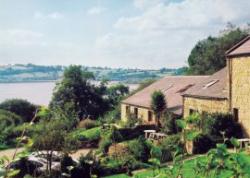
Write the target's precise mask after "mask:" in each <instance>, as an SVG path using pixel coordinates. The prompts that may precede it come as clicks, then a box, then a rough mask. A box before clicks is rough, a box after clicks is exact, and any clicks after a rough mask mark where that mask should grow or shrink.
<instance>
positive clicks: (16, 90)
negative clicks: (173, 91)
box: [0, 82, 138, 106]
mask: <svg viewBox="0 0 250 178" xmlns="http://www.w3.org/2000/svg"><path fill="white" fill-rule="evenodd" d="M115 83H117V82H110V85H112V84H115ZM55 85H56V82H31V83H0V102H3V101H4V100H6V99H13V98H20V99H26V100H28V101H29V102H32V103H34V104H38V105H45V106H47V105H48V104H49V102H50V100H51V97H52V93H53V89H54V87H55ZM128 86H129V88H130V90H134V89H136V88H137V86H138V84H129V85H128Z"/></svg>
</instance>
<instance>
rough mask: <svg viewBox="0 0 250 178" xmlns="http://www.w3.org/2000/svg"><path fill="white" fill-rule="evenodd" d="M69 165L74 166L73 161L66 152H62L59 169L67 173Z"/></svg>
mask: <svg viewBox="0 0 250 178" xmlns="http://www.w3.org/2000/svg"><path fill="white" fill-rule="evenodd" d="M69 166H75V162H74V161H73V159H72V158H71V157H70V156H69V155H68V154H64V155H63V157H62V158H61V171H62V172H63V173H69V170H68V167H69Z"/></svg>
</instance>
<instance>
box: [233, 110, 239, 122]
mask: <svg viewBox="0 0 250 178" xmlns="http://www.w3.org/2000/svg"><path fill="white" fill-rule="evenodd" d="M233 117H234V120H235V121H236V122H238V121H239V109H237V108H233Z"/></svg>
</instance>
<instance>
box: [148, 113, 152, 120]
mask: <svg viewBox="0 0 250 178" xmlns="http://www.w3.org/2000/svg"><path fill="white" fill-rule="evenodd" d="M152 120H153V114H152V112H151V111H148V122H151V121H152Z"/></svg>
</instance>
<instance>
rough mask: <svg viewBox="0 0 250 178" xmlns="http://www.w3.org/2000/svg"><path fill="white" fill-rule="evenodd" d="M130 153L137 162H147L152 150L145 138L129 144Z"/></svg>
mask: <svg viewBox="0 0 250 178" xmlns="http://www.w3.org/2000/svg"><path fill="white" fill-rule="evenodd" d="M128 149H129V152H130V153H131V154H132V155H133V156H134V158H135V159H136V160H139V161H142V162H147V161H148V158H149V155H150V148H149V147H148V145H147V143H146V140H145V139H144V138H143V137H139V138H138V139H136V140H133V141H130V142H128Z"/></svg>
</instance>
